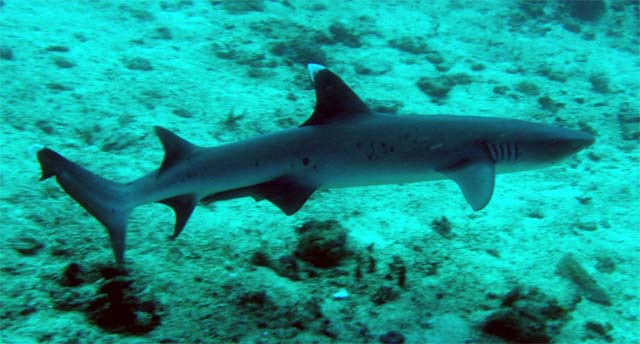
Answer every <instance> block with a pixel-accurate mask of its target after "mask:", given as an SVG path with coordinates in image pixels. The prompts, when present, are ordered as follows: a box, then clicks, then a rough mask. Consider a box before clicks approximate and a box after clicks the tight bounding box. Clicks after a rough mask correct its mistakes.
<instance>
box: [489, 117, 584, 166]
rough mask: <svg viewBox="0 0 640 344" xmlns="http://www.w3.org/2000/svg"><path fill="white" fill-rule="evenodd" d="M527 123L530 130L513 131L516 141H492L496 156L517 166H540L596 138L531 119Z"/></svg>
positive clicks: (580, 148) (576, 149)
mask: <svg viewBox="0 0 640 344" xmlns="http://www.w3.org/2000/svg"><path fill="white" fill-rule="evenodd" d="M527 126H528V128H527V130H522V131H521V132H520V133H514V134H513V136H512V138H513V140H512V143H509V144H489V145H488V148H489V151H490V153H491V154H492V156H493V157H495V159H494V160H496V161H511V162H513V163H515V164H513V165H515V166H513V167H512V168H514V169H516V170H521V169H530V168H539V167H544V166H547V165H550V164H552V163H555V162H557V161H559V160H562V159H565V158H567V157H569V156H571V155H573V154H575V153H577V152H579V151H581V150H582V149H584V148H586V147H589V146H590V145H592V144H593V143H594V142H595V137H594V136H593V135H592V134H590V133H587V132H584V131H579V130H571V129H565V128H559V127H552V126H547V125H540V124H533V123H527ZM509 169H510V168H509Z"/></svg>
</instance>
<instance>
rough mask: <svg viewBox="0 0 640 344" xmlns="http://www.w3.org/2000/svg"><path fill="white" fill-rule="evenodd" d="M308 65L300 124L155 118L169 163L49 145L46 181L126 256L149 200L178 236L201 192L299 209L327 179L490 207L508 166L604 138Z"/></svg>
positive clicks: (553, 158) (331, 184) (206, 197)
mask: <svg viewBox="0 0 640 344" xmlns="http://www.w3.org/2000/svg"><path fill="white" fill-rule="evenodd" d="M307 68H308V71H309V75H310V79H311V81H312V83H313V86H314V89H315V97H316V103H315V108H314V110H313V113H312V114H311V116H310V117H309V118H308V119H307V120H306V121H305V122H304V123H302V125H300V126H299V127H295V128H291V129H285V130H281V131H277V132H273V133H268V134H264V135H260V136H256V137H253V138H248V139H245V140H241V141H237V142H232V143H227V144H223V145H220V146H215V147H201V146H197V145H195V144H193V143H191V142H189V141H187V140H185V139H184V138H182V137H180V136H178V135H176V134H175V133H173V132H172V131H170V130H168V129H165V128H162V127H159V126H156V127H155V133H156V134H157V136H158V138H159V140H160V143H161V144H162V146H163V148H164V158H163V160H162V163H161V164H160V167H159V168H158V169H157V170H155V171H152V172H150V173H148V174H146V175H144V176H142V177H140V178H138V179H135V180H133V181H130V182H126V183H120V182H116V181H112V180H109V179H107V178H104V177H101V176H99V175H97V174H94V173H93V172H90V171H89V170H87V169H85V168H84V167H82V166H80V165H78V164H76V163H74V162H72V161H70V160H68V159H67V158H65V157H63V156H62V155H60V154H59V153H57V152H55V151H54V150H51V149H49V148H42V149H40V150H39V151H38V152H37V158H38V160H39V163H40V166H41V170H42V175H41V178H40V180H45V179H48V178H50V177H55V179H56V180H57V182H58V184H59V185H60V186H61V187H62V189H64V191H66V192H67V193H68V194H69V195H70V196H71V197H72V198H73V199H74V200H75V201H77V202H78V203H79V204H80V205H81V206H82V207H84V208H85V209H86V210H87V211H88V212H89V213H90V214H91V215H93V216H94V217H95V218H96V219H97V220H98V221H99V222H100V223H102V225H104V227H106V229H107V232H108V234H109V239H110V242H111V247H112V250H113V254H114V256H115V260H116V262H117V264H123V263H124V254H125V237H126V230H127V221H128V217H129V214H130V212H131V211H132V210H133V209H134V208H135V207H137V206H140V205H143V204H148V203H154V202H158V203H162V204H165V205H167V206H169V207H171V208H172V209H173V211H174V213H175V225H174V228H173V234H172V235H171V236H170V238H171V239H175V238H176V237H178V235H179V234H180V233H181V232H182V230H183V229H184V227H185V225H186V224H187V221H188V220H189V218H190V217H191V214H192V213H193V211H194V209H195V207H196V206H197V205H198V204H200V203H205V204H206V203H210V202H217V201H223V200H229V199H234V198H238V197H253V198H254V199H255V200H256V201H260V200H267V201H269V202H271V203H272V204H274V205H275V206H276V207H278V208H279V209H281V210H282V211H283V212H284V213H285V214H286V215H292V214H294V213H296V212H297V211H298V210H299V209H300V208H301V207H302V206H303V205H304V204H305V203H306V202H307V200H308V199H309V198H310V197H311V195H312V194H313V193H314V192H315V191H316V190H318V189H329V188H339V187H352V186H366V185H376V184H399V183H409V182H420V181H432V180H442V179H450V180H453V181H454V182H455V183H456V184H457V185H458V186H459V188H460V190H461V191H462V195H463V196H464V198H465V199H466V201H467V202H468V204H469V205H470V207H471V208H472V209H473V210H474V211H479V210H481V209H483V208H485V206H487V204H488V203H489V201H490V200H491V197H492V195H493V191H494V184H495V176H496V174H497V173H507V172H517V171H524V170H531V169H536V168H541V167H545V166H549V165H551V164H554V163H557V162H559V161H561V160H562V159H564V158H566V157H568V156H571V155H573V154H575V153H576V152H578V151H580V150H582V149H584V148H585V147H588V146H590V145H591V144H593V143H594V141H595V138H594V135H592V134H591V133H589V132H585V131H580V130H573V129H567V128H562V127H557V126H550V125H545V124H538V123H532V122H528V121H522V120H517V119H508V118H500V117H482V116H458V115H395V114H384V113H379V112H375V111H373V110H371V109H370V108H369V106H367V105H366V104H365V102H363V101H362V99H360V97H359V96H358V95H357V94H356V93H355V92H354V91H353V90H352V89H351V88H350V87H349V86H347V84H346V83H345V82H344V81H343V80H342V79H341V78H340V77H339V76H337V75H336V74H334V73H333V72H332V71H330V70H329V69H328V68H326V67H324V66H321V65H318V64H309V65H308V66H307Z"/></svg>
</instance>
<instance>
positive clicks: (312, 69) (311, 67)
mask: <svg viewBox="0 0 640 344" xmlns="http://www.w3.org/2000/svg"><path fill="white" fill-rule="evenodd" d="M323 69H327V67H325V66H322V65H319V64H315V63H309V64H308V65H307V70H308V71H309V77H310V78H311V81H312V82H315V81H316V80H315V78H316V74H318V72H319V71H321V70H323Z"/></svg>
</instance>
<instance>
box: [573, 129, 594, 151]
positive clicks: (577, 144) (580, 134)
mask: <svg viewBox="0 0 640 344" xmlns="http://www.w3.org/2000/svg"><path fill="white" fill-rule="evenodd" d="M594 142H596V137H595V136H593V135H592V134H591V133H587V132H585V131H576V132H575V133H574V137H572V138H571V148H573V149H574V150H575V151H576V152H577V151H579V150H582V149H584V148H587V147H589V146H591V145H592V144H593V143H594Z"/></svg>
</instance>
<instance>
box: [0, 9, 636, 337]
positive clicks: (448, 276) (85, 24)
mask: <svg viewBox="0 0 640 344" xmlns="http://www.w3.org/2000/svg"><path fill="white" fill-rule="evenodd" d="M638 11H639V5H638V2H637V1H622V0H620V1H614V0H608V1H591V2H572V1H559V0H558V1H552V0H550V1H537V2H533V1H531V2H530V1H488V0H487V1H444V0H441V1H418V2H416V1H380V2H373V1H348V2H347V1H345V2H328V1H258V0H256V1H249V0H247V1H198V0H193V1H191V0H166V1H156V2H151V1H57V2H52V1H37V0H22V1H19V0H4V1H2V0H0V85H1V86H0V98H1V99H2V102H1V103H0V104H1V105H0V114H1V116H2V121H0V128H1V129H0V130H1V132H2V143H3V145H2V149H1V150H0V158H1V166H2V169H1V170H0V181H1V182H2V190H1V192H0V196H1V197H0V207H1V210H2V213H3V215H4V219H5V220H4V221H3V226H2V227H1V228H2V232H1V233H2V238H3V240H2V250H1V251H0V252H1V254H0V276H1V279H2V282H3V283H0V291H1V292H0V342H2V343H58V342H59V343H113V342H117V343H229V342H240V343H367V342H368V343H403V342H404V343H503V342H508V341H513V342H555V343H577V342H586V343H611V342H614V343H633V342H638V341H639V339H638V338H639V337H640V333H639V332H640V331H639V330H638V329H637V328H639V326H638V316H640V307H639V306H640V305H639V302H638V289H639V288H640V282H639V279H638V276H639V274H640V262H639V261H638V260H639V253H638V252H640V251H639V246H640V245H639V243H640V240H639V239H640V238H639V236H640V234H639V233H640V232H639V231H640V228H639V224H638V219H639V212H640V189H639V187H638V184H639V181H640V171H639V165H638V161H639V159H640V155H639V150H638V140H639V139H640V114H639V111H640V110H639V108H640V101H639V99H638V94H639V89H640V87H639V86H640V85H639V83H638V80H640V71H639V67H640V60H639V59H638V56H639V48H638V47H639V43H640V42H639V40H640V26H639V25H638ZM309 62H313V63H320V64H323V65H326V66H327V67H329V68H330V69H331V70H332V71H333V72H335V73H336V74H337V75H340V76H341V77H342V79H343V80H344V81H345V82H346V83H347V84H349V85H350V86H351V87H352V88H353V89H354V91H355V92H357V93H358V94H359V95H360V97H361V98H362V99H363V100H364V101H365V102H366V103H367V104H369V105H370V106H371V107H372V108H373V109H375V110H377V111H381V112H388V113H393V114H397V115H398V116H401V115H409V114H453V115H467V116H468V115H477V116H492V117H502V118H513V119H520V120H526V121H532V122H536V123H542V124H549V125H554V126H561V127H566V128H572V129H579V130H583V131H587V132H590V133H592V134H594V135H595V136H596V143H595V144H594V145H592V146H590V147H588V148H586V149H585V150H583V151H581V152H579V153H578V154H576V155H574V156H571V157H569V158H568V159H566V160H564V161H562V162H559V163H557V164H555V165H553V166H551V167H547V168H544V169H537V170H531V171H526V172H521V173H516V174H500V175H498V176H497V178H496V187H495V191H494V194H493V198H492V200H491V202H490V203H489V205H488V206H487V207H486V208H484V209H483V210H481V211H479V212H474V211H473V210H472V209H471V208H470V207H469V205H468V204H467V202H466V201H465V199H464V197H463V196H462V194H461V193H460V191H459V189H458V187H457V186H456V184H455V183H453V182H452V181H449V180H444V181H432V182H421V183H411V184H390V185H379V186H368V187H353V188H341V189H330V190H320V191H318V192H316V193H314V194H313V195H312V196H311V199H310V200H309V201H308V202H307V203H306V204H305V205H304V207H302V209H301V210H300V211H299V212H297V213H296V214H294V215H292V216H286V215H285V214H283V213H282V212H281V211H280V210H279V209H278V208H277V207H276V206H274V205H273V204H271V203H269V202H255V201H254V200H253V199H251V198H237V199H232V200H227V201H224V202H215V203H211V204H207V205H200V206H198V207H197V208H196V210H195V212H194V214H193V216H192V217H191V219H190V220H189V223H188V225H187V226H186V228H185V230H184V232H183V233H182V234H181V235H180V237H179V238H177V239H176V240H174V241H169V240H167V237H168V236H169V235H171V234H172V232H173V226H174V214H173V211H172V210H170V209H169V208H167V207H166V206H164V205H158V204H149V205H143V206H141V207H138V208H136V209H135V210H134V211H133V213H132V214H131V216H130V218H129V229H128V232H127V253H126V264H125V267H124V268H119V267H118V266H116V265H115V264H114V259H113V254H112V252H111V248H110V244H109V240H108V236H107V233H106V231H105V230H104V228H103V227H102V225H101V224H100V223H99V222H98V221H96V220H95V218H93V217H92V216H91V215H89V214H88V213H87V212H86V211H85V210H84V209H82V207H80V206H78V204H77V203H76V202H74V201H73V199H71V198H70V197H69V196H68V195H67V194H66V193H65V192H64V191H63V190H62V189H61V188H60V187H59V185H58V184H57V183H55V181H54V180H52V179H51V180H46V181H43V182H38V179H39V178H40V166H39V164H38V161H37V159H36V157H35V152H37V151H38V150H39V149H41V148H42V147H49V148H51V149H54V150H56V151H58V152H60V153H61V154H63V155H64V156H66V157H67V158H69V159H71V160H73V161H75V162H77V163H79V164H81V165H82V166H85V167H86V168H88V169H89V170H91V171H95V172H96V173H98V174H100V175H102V176H105V177H107V178H109V179H112V180H115V181H118V182H127V181H130V180H132V179H135V178H138V177H140V176H142V175H144V174H146V173H149V172H151V171H154V170H155V169H157V168H158V166H159V165H160V162H161V161H162V158H163V154H164V153H163V149H162V146H161V145H160V143H159V142H158V139H157V137H156V136H155V134H154V131H153V126H156V125H159V126H162V127H165V128H169V129H171V130H172V131H174V132H176V133H178V134H179V135H180V136H182V137H184V138H186V139H188V140H189V141H190V142H193V143H194V144H197V145H201V146H216V145H222V144H225V143H230V142H235V141H239V140H243V139H246V138H250V137H252V136H255V135H259V134H265V133H270V132H275V131H279V130H283V129H287V128H293V127H296V126H298V125H299V124H301V123H303V122H304V121H305V120H306V119H307V118H308V117H309V116H310V114H311V113H312V109H313V106H314V102H315V99H314V91H313V88H312V84H311V82H310V81H309V77H308V75H307V70H306V68H305V66H306V64H307V63H309Z"/></svg>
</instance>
